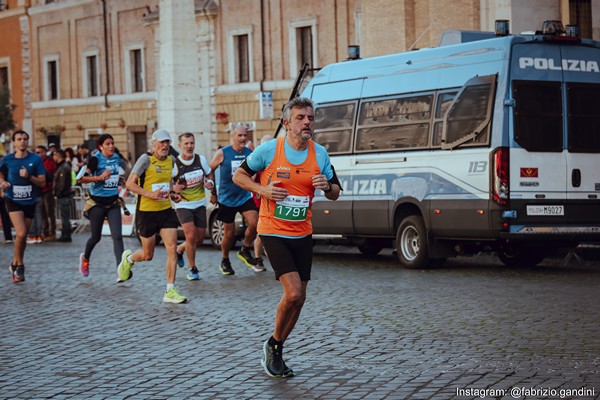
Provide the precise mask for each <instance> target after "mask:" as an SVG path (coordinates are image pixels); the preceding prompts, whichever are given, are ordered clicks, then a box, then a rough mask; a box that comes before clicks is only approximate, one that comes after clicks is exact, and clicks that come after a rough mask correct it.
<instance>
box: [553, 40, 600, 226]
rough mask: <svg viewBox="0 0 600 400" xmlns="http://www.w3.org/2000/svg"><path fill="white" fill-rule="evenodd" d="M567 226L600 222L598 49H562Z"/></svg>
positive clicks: (599, 85) (599, 87) (569, 47)
mask: <svg viewBox="0 0 600 400" xmlns="http://www.w3.org/2000/svg"><path fill="white" fill-rule="evenodd" d="M562 57H563V60H564V61H563V77H564V82H565V87H566V109H567V135H566V136H567V141H566V147H567V153H566V162H567V199H568V200H569V202H570V204H571V206H570V207H569V213H568V219H569V223H574V224H582V223H583V224H589V223H597V222H600V207H599V206H598V202H597V199H598V197H599V196H600V168H599V167H598V165H599V161H598V159H599V153H600V111H599V110H600V70H599V65H600V49H597V48H591V47H582V46H562Z"/></svg>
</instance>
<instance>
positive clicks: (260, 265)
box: [250, 257, 267, 272]
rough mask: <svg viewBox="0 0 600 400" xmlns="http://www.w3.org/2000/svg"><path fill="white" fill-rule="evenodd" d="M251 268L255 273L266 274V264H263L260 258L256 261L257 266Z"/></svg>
mask: <svg viewBox="0 0 600 400" xmlns="http://www.w3.org/2000/svg"><path fill="white" fill-rule="evenodd" d="M250 268H252V270H253V271H254V272H265V271H266V270H267V269H266V268H265V264H263V259H262V258H260V257H258V258H257V259H256V265H253V266H252V267H250Z"/></svg>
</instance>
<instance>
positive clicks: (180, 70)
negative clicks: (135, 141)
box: [157, 0, 210, 160]
mask: <svg viewBox="0 0 600 400" xmlns="http://www.w3.org/2000/svg"><path fill="white" fill-rule="evenodd" d="M159 10H160V11H159V14H160V16H159V18H160V19H159V26H160V27H159V41H160V53H159V57H158V70H159V72H158V82H157V88H158V125H159V127H160V128H164V129H166V130H167V131H169V132H170V133H171V135H172V137H173V147H175V148H176V149H177V136H178V135H179V134H180V133H183V132H192V133H194V134H195V136H196V152H197V153H199V154H204V155H206V156H207V157H208V156H209V154H208V152H207V150H209V149H207V148H206V144H205V143H204V140H203V138H204V137H209V136H210V120H209V119H207V118H205V117H204V113H205V112H206V111H205V109H208V104H203V101H202V99H203V96H202V93H201V84H200V63H199V58H198V44H197V42H196V36H197V31H198V28H197V26H196V18H195V8H194V0H177V1H172V0H160V8H159ZM199 139H200V140H199ZM209 160H210V159H209Z"/></svg>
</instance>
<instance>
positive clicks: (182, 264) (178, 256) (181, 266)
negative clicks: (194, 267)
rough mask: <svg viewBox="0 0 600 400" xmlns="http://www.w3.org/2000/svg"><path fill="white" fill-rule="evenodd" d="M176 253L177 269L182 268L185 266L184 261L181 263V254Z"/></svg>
mask: <svg viewBox="0 0 600 400" xmlns="http://www.w3.org/2000/svg"><path fill="white" fill-rule="evenodd" d="M176 253H177V265H179V268H183V267H184V266H185V261H183V253H180V252H178V251H177V252H176Z"/></svg>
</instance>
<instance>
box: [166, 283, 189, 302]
mask: <svg viewBox="0 0 600 400" xmlns="http://www.w3.org/2000/svg"><path fill="white" fill-rule="evenodd" d="M163 302H165V303H177V304H181V303H187V298H186V297H185V296H182V295H181V294H179V292H178V291H177V288H176V287H175V286H173V287H172V288H171V289H169V291H168V292H165V295H164V297H163Z"/></svg>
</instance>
